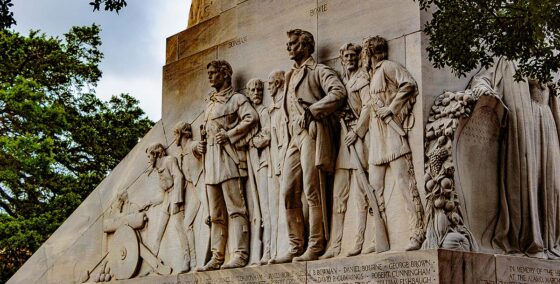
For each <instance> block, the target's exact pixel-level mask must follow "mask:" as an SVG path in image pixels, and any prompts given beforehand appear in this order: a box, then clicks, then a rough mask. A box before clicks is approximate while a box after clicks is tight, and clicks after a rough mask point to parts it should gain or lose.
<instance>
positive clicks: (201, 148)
mask: <svg viewBox="0 0 560 284" xmlns="http://www.w3.org/2000/svg"><path fill="white" fill-rule="evenodd" d="M195 151H196V152H197V153H198V154H199V155H204V154H205V153H206V141H198V144H197V145H196V149H195Z"/></svg>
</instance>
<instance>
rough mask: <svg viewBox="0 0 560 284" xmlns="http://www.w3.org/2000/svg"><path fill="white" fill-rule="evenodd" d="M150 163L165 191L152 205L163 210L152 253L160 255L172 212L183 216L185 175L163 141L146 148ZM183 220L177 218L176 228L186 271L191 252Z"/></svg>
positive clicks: (182, 270)
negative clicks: (161, 197)
mask: <svg viewBox="0 0 560 284" xmlns="http://www.w3.org/2000/svg"><path fill="white" fill-rule="evenodd" d="M146 153H147V154H148V158H149V160H150V164H151V165H152V167H153V169H155V170H156V171H157V174H158V176H159V186H160V188H161V190H162V192H163V199H160V200H158V201H156V202H154V204H152V205H157V204H161V207H160V208H161V211H160V212H159V213H160V218H159V223H158V224H157V227H156V228H157V229H156V234H155V240H154V241H153V242H152V247H151V250H152V253H153V254H154V255H156V256H157V255H158V253H159V248H160V246H161V240H162V238H163V235H164V233H165V230H166V228H167V224H168V223H169V219H170V214H173V215H176V216H181V217H182V214H179V213H182V206H183V203H184V198H183V194H184V192H183V188H184V183H185V181H184V177H183V173H182V172H181V169H180V168H179V163H178V161H177V158H175V157H172V156H168V155H167V152H166V150H165V147H163V145H162V144H161V143H154V144H152V145H150V146H149V147H148V149H146ZM179 219H181V220H177V219H176V220H175V221H176V222H175V228H176V230H177V234H178V235H179V241H180V244H181V247H182V249H183V253H184V259H183V260H184V262H183V267H182V268H181V270H180V272H186V271H189V270H190V254H189V251H188V247H187V246H188V245H187V244H186V243H185V241H186V236H185V229H184V228H183V223H182V222H181V221H182V218H179Z"/></svg>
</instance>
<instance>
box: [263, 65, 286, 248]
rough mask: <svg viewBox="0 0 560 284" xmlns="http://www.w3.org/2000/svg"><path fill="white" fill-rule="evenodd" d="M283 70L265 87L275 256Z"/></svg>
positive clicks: (282, 133) (283, 127)
mask: <svg viewBox="0 0 560 284" xmlns="http://www.w3.org/2000/svg"><path fill="white" fill-rule="evenodd" d="M284 76H285V73H284V71H280V70H277V71H273V72H272V73H270V75H269V76H268V82H267V89H268V92H269V93H270V96H271V97H272V103H271V104H270V106H269V107H268V113H269V116H270V164H269V165H268V171H269V172H270V173H271V175H272V179H270V180H269V183H268V206H269V208H270V219H271V220H270V222H271V226H270V231H271V233H270V235H271V237H272V238H271V241H270V250H271V257H272V258H274V257H276V253H277V249H278V246H277V244H278V218H279V211H278V208H279V205H280V204H279V202H280V178H281V175H280V174H281V173H282V165H283V161H284V156H285V155H286V149H287V148H288V145H287V144H288V139H289V136H288V124H287V117H285V116H284V113H283V112H282V102H283V101H284Z"/></svg>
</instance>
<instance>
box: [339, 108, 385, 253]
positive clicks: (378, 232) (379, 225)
mask: <svg viewBox="0 0 560 284" xmlns="http://www.w3.org/2000/svg"><path fill="white" fill-rule="evenodd" d="M340 124H341V125H342V129H343V130H344V132H346V133H348V129H347V128H346V124H345V122H344V120H343V119H341V120H340ZM348 149H350V156H352V161H353V162H354V164H355V166H356V169H357V172H358V184H359V185H360V186H359V187H360V189H362V190H363V191H364V193H365V194H366V197H367V201H368V204H369V207H370V208H369V209H370V210H369V213H370V214H371V215H372V217H373V225H374V227H375V251H376V252H384V251H388V250H389V248H390V245H389V236H388V235H387V227H386V226H385V221H384V220H383V217H382V216H381V212H380V211H379V206H378V205H377V197H376V196H375V188H373V187H372V186H371V184H369V181H368V178H367V176H366V172H365V171H364V168H363V167H362V163H361V162H360V158H359V157H358V153H357V152H356V147H355V146H354V145H350V146H348Z"/></svg>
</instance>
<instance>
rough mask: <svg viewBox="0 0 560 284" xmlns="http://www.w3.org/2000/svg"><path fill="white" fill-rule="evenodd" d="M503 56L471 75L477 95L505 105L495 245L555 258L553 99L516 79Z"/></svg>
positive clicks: (559, 253)
mask: <svg viewBox="0 0 560 284" xmlns="http://www.w3.org/2000/svg"><path fill="white" fill-rule="evenodd" d="M516 70H517V67H516V64H515V63H514V62H511V61H507V60H506V59H504V58H499V59H498V60H496V62H495V63H494V65H493V66H492V67H491V68H489V69H487V70H482V71H481V72H480V73H479V74H477V75H476V76H475V77H474V78H473V82H472V89H473V92H475V93H476V94H477V95H490V96H496V97H497V98H499V99H500V100H501V101H503V103H504V104H505V106H506V107H507V109H508V110H509V112H508V114H507V119H506V120H505V125H506V126H505V127H506V131H505V134H504V135H503V137H502V138H501V140H500V154H501V155H500V161H499V163H500V166H499V175H498V176H499V177H498V181H497V183H498V190H499V213H498V218H497V222H496V226H495V229H494V233H493V239H492V244H493V245H494V248H495V249H498V250H500V251H503V252H505V253H508V254H524V255H527V256H530V257H538V258H548V259H558V258H560V230H559V229H558V228H560V224H559V222H560V215H559V212H560V210H559V206H560V199H559V198H558V196H560V177H559V175H558V169H559V168H560V166H559V164H558V163H560V151H559V148H560V144H559V140H560V139H559V133H560V132H559V122H560V120H559V118H560V110H559V108H558V101H557V100H558V99H557V97H556V96H554V95H553V94H552V89H551V88H550V87H549V86H548V85H547V84H543V83H541V82H538V81H535V80H532V79H529V78H523V80H522V81H516V80H515V79H514V74H515V72H516Z"/></svg>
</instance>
